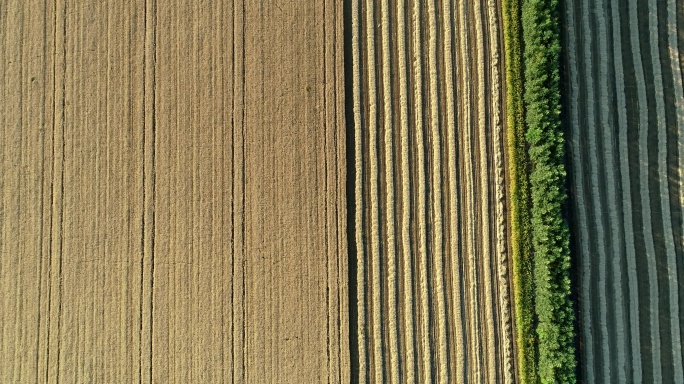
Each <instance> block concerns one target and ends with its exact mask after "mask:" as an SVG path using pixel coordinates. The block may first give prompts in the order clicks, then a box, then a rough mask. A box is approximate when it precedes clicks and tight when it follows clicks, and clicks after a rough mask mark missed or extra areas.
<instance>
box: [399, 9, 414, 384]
mask: <svg viewBox="0 0 684 384" xmlns="http://www.w3.org/2000/svg"><path fill="white" fill-rule="evenodd" d="M397 25H398V33H397V35H398V38H397V46H398V49H397V51H398V58H399V125H400V127H401V128H400V129H401V181H402V193H401V197H402V202H401V206H402V219H401V220H402V224H401V239H402V245H401V255H402V259H403V269H404V274H403V285H402V287H403V290H404V300H403V306H404V308H402V309H403V313H404V318H403V320H404V328H403V331H404V337H405V340H406V341H405V343H404V345H405V349H404V352H405V354H406V362H405V363H404V364H403V367H404V368H405V369H404V372H405V375H404V376H403V377H402V378H404V379H405V380H404V381H405V382H408V383H413V382H415V381H416V377H415V370H416V358H415V348H416V342H415V336H414V329H415V325H414V319H413V311H414V307H415V305H414V295H413V280H414V279H413V264H412V262H413V261H412V251H411V235H410V228H411V195H412V194H411V175H410V172H411V170H410V165H409V120H408V118H409V114H408V107H409V106H408V69H407V68H408V63H407V58H406V50H407V47H406V30H407V28H406V25H407V24H406V9H405V8H404V2H403V1H397Z"/></svg>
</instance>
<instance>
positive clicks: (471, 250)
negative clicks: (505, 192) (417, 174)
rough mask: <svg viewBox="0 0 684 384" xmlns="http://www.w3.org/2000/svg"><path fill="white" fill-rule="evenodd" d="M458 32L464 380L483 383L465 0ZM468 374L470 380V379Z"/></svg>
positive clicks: (467, 12) (467, 7)
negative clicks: (466, 340)
mask: <svg viewBox="0 0 684 384" xmlns="http://www.w3.org/2000/svg"><path fill="white" fill-rule="evenodd" d="M459 9H460V12H459V34H460V44H459V46H460V48H461V50H460V63H461V71H462V75H461V77H462V78H461V82H462V86H461V88H462V89H463V93H462V95H463V97H462V100H463V119H462V122H463V124H462V127H463V140H462V141H461V142H462V143H463V159H464V160H463V163H464V164H463V167H464V172H465V177H464V180H465V181H464V183H465V191H464V196H465V209H464V215H465V217H464V218H463V222H464V224H463V225H464V237H465V239H466V240H465V250H464V253H465V254H466V255H467V258H468V262H467V264H466V266H465V268H466V272H465V273H464V275H465V276H467V294H466V295H465V296H466V298H467V299H466V300H467V301H468V303H469V306H468V307H469V308H468V315H467V317H468V320H467V324H468V327H467V330H468V331H467V332H468V335H469V336H470V337H471V338H472V339H471V341H472V342H471V343H468V348H467V349H468V358H467V359H468V362H472V364H470V365H469V366H472V370H469V372H468V377H467V379H468V380H469V381H472V382H474V383H480V382H483V377H482V348H481V346H480V344H481V339H482V332H481V330H480V325H479V321H478V320H479V319H478V314H479V308H480V305H479V291H478V281H477V269H476V267H475V266H476V265H477V259H476V254H475V252H476V249H475V247H476V243H475V233H474V228H476V226H477V223H476V222H475V211H474V210H475V207H474V197H473V196H474V194H475V188H474V185H473V181H474V180H473V172H474V169H473V168H474V164H473V163H474V161H473V150H472V148H471V147H472V137H473V122H472V90H471V79H470V67H469V65H470V57H471V56H470V54H471V52H470V44H469V43H470V41H469V40H470V36H469V35H468V27H469V25H470V23H471V20H470V17H469V15H468V14H469V12H470V9H469V3H468V2H466V1H465V0H460V1H459ZM471 377H472V379H471Z"/></svg>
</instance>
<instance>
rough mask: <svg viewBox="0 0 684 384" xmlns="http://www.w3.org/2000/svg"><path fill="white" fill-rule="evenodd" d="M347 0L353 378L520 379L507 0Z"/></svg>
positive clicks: (507, 380)
mask: <svg viewBox="0 0 684 384" xmlns="http://www.w3.org/2000/svg"><path fill="white" fill-rule="evenodd" d="M350 3H351V4H350V5H349V8H348V9H347V10H346V12H348V13H349V15H350V19H351V22H350V23H349V25H347V26H346V28H347V33H348V34H349V35H350V36H348V39H349V41H348V43H349V45H350V52H349V54H348V60H352V68H353V71H352V73H351V74H350V77H351V79H348V83H347V84H348V87H349V88H348V92H349V91H351V94H349V93H348V95H347V97H348V105H349V106H350V108H351V111H350V113H349V115H348V116H349V117H348V119H350V120H351V121H348V124H349V126H351V127H353V130H354V135H353V146H354V150H353V151H351V150H350V151H349V152H348V153H349V154H350V156H352V159H349V161H350V164H352V165H353V166H352V167H350V170H349V171H350V172H351V173H350V175H349V180H350V182H351V183H352V184H351V185H352V186H353V196H354V202H353V205H351V206H350V207H351V209H350V211H349V213H348V214H349V215H350V216H351V215H353V225H351V226H350V232H352V233H350V234H349V236H350V239H351V240H350V246H351V255H352V256H351V257H352V259H351V265H350V268H351V273H350V279H351V280H350V294H351V296H350V304H351V305H352V307H351V313H350V316H351V321H352V323H351V324H352V325H351V332H352V333H351V339H350V343H351V359H352V361H351V365H352V373H351V374H352V381H353V382H357V381H358V382H362V383H365V382H395V383H399V382H414V381H418V382H471V383H481V382H482V383H483V382H502V383H510V382H513V381H514V378H515V377H514V376H515V374H514V362H513V349H514V339H513V337H514V335H513V332H514V331H513V329H512V314H511V297H510V288H509V272H508V260H507V257H508V256H507V255H508V250H507V237H506V232H507V230H506V211H505V202H506V199H505V188H506V186H505V181H504V174H505V164H504V137H503V135H504V126H503V124H504V121H503V116H504V112H503V101H502V98H503V89H502V85H501V84H502V82H503V66H502V64H503V63H502V59H503V58H502V52H503V41H502V38H501V35H500V33H501V17H500V9H499V7H500V5H499V3H498V2H497V1H494V0H491V1H475V2H469V1H453V2H452V1H448V0H444V1H426V2H424V1H420V0H416V1H407V2H404V1H389V0H384V1H370V0H368V1H364V0H356V1H351V2H350ZM354 304H356V305H355V306H354ZM354 331H356V332H354Z"/></svg>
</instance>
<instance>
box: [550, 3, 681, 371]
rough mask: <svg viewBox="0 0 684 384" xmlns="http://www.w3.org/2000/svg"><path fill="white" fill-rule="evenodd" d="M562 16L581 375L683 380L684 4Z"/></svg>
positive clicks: (579, 7) (591, 9) (569, 7)
mask: <svg viewBox="0 0 684 384" xmlns="http://www.w3.org/2000/svg"><path fill="white" fill-rule="evenodd" d="M679 5H681V4H679ZM562 17H563V22H564V23H563V25H565V26H566V29H565V31H564V39H565V43H566V47H567V50H566V63H567V70H568V80H569V81H568V83H567V86H566V90H565V91H566V95H567V99H566V100H567V103H568V108H567V110H566V112H567V121H568V123H569V124H568V128H567V130H568V133H569V136H568V137H569V149H570V151H569V152H570V159H571V163H570V179H571V205H572V212H573V216H574V217H575V222H574V224H575V225H574V226H572V228H573V236H574V241H575V243H576V247H575V249H576V250H577V254H578V263H579V268H578V270H579V272H580V274H579V285H580V287H581V288H580V291H579V301H580V320H581V321H580V336H581V337H580V338H581V351H580V352H581V354H582V359H581V361H582V364H581V372H582V377H583V378H584V380H586V382H630V383H651V382H667V383H682V382H684V372H683V368H682V365H683V364H684V361H683V360H682V347H681V341H682V338H681V328H682V326H683V325H684V317H682V314H681V308H682V305H684V302H683V300H684V286H683V285H682V284H681V283H680V281H681V279H682V278H684V263H682V260H684V253H682V246H683V245H684V244H683V239H684V237H683V235H682V233H683V223H682V193H683V191H684V187H683V182H684V178H683V177H682V172H683V171H682V169H683V168H682V159H683V156H684V154H683V152H684V147H683V146H682V142H684V141H683V140H682V138H683V137H684V113H683V108H684V96H682V64H684V61H683V60H682V52H681V51H680V50H679V47H680V46H682V44H684V36H683V35H682V34H681V33H679V35H678V34H677V31H678V30H680V31H681V29H682V26H683V25H684V9H683V8H682V7H681V6H677V2H676V1H667V2H658V1H655V0H630V1H629V2H619V1H613V0H601V1H588V0H569V1H566V2H565V9H564V11H563V12H562Z"/></svg>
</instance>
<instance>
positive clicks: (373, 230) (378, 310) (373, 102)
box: [365, 2, 385, 383]
mask: <svg viewBox="0 0 684 384" xmlns="http://www.w3.org/2000/svg"><path fill="white" fill-rule="evenodd" d="M365 24H366V51H367V60H368V63H367V65H368V71H367V74H368V90H367V92H368V120H367V129H368V135H369V139H368V165H369V168H370V170H369V175H368V180H369V188H370V192H369V197H370V205H369V207H368V211H369V212H370V233H369V236H368V238H369V239H370V245H371V246H370V248H371V252H370V259H371V263H372V265H371V273H372V281H371V293H372V296H373V298H372V308H373V317H372V332H373V349H372V359H373V369H374V374H375V376H374V381H375V382H376V383H382V382H384V375H383V371H384V367H385V364H384V355H383V341H384V338H383V334H382V307H383V305H382V276H381V267H380V266H381V262H380V261H381V260H380V259H381V255H380V241H381V238H380V217H379V216H380V202H379V194H380V186H379V185H378V178H379V177H380V173H379V170H378V159H379V154H378V141H379V139H378V107H377V106H378V100H377V87H378V86H377V79H376V72H377V68H376V61H375V14H374V7H373V5H372V2H371V3H370V4H367V5H366V23H365Z"/></svg>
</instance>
